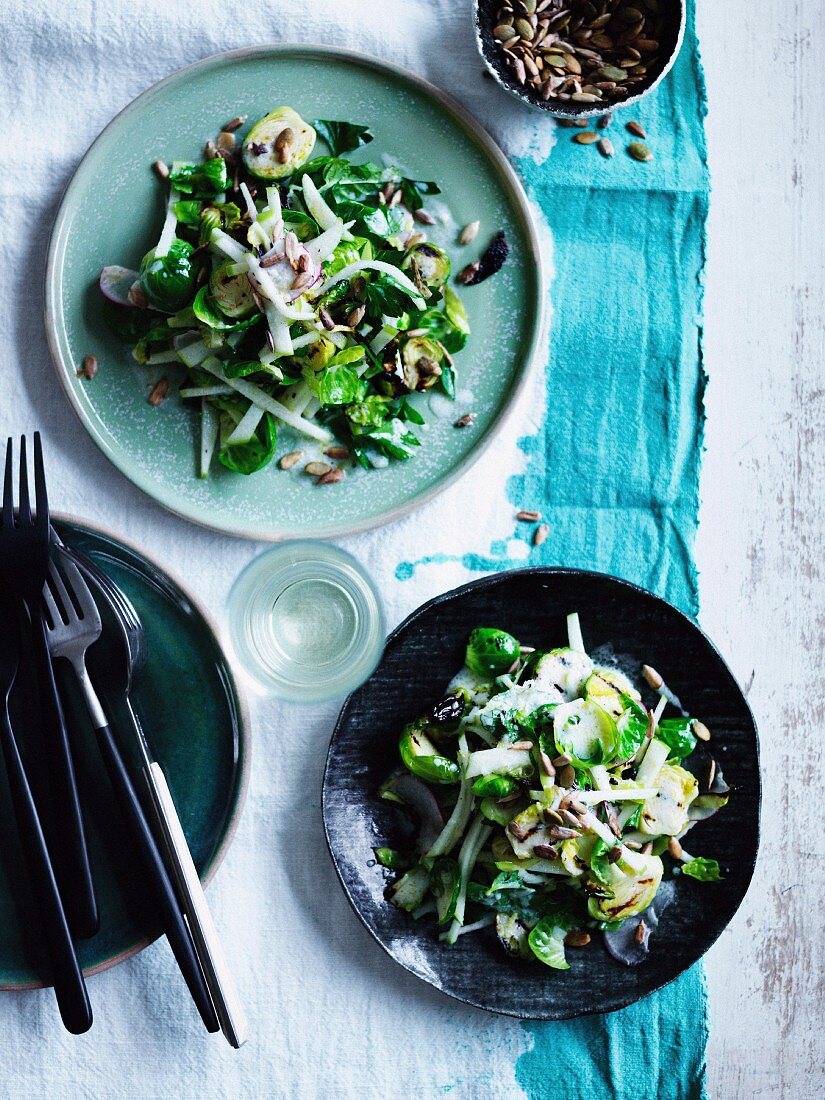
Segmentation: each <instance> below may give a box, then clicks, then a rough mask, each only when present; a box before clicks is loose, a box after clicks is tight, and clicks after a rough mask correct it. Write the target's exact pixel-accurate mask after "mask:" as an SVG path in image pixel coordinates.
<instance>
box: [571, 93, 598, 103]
mask: <svg viewBox="0 0 825 1100" xmlns="http://www.w3.org/2000/svg"><path fill="white" fill-rule="evenodd" d="M570 98H571V99H572V100H573V102H574V103H598V102H599V100H600V99H601V96H600V95H593V93H592V92H574V94H573V95H572V96H571V97H570Z"/></svg>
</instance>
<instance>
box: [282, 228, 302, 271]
mask: <svg viewBox="0 0 825 1100" xmlns="http://www.w3.org/2000/svg"><path fill="white" fill-rule="evenodd" d="M299 251H300V246H299V244H298V238H297V237H296V236H295V234H294V233H293V232H292V230H291V229H290V231H289V232H288V233H287V234H286V235H285V236H284V253H285V255H286V258H287V259H288V260H289V262H290V263H291V264H294V263H295V261H296V260H297V259H298V255H299Z"/></svg>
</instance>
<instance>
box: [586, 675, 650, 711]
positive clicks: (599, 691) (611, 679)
mask: <svg viewBox="0 0 825 1100" xmlns="http://www.w3.org/2000/svg"><path fill="white" fill-rule="evenodd" d="M623 695H629V696H630V698H631V699H633V700H634V702H638V701H639V699H641V696H640V695H639V693H638V691H637V690H636V688H635V687H634V686H633V684H632V683H631V681H630V680H629V679H628V678H627V676H625V674H624V673H623V672H620V671H619V670H618V669H617V668H596V669H594V671H593V672H592V673H591V675H590V676H588V678H587V680H586V681H585V685H584V697H585V699H592V700H593V702H594V703H598V704H599V706H601V707H603V708H604V709H605V710H606V711H607V713H608V714H609V715H610V716H611V717H612V718H618V717H619V715H620V714H621V713H622V711H623V710H624V703H623V702H622V696H623Z"/></svg>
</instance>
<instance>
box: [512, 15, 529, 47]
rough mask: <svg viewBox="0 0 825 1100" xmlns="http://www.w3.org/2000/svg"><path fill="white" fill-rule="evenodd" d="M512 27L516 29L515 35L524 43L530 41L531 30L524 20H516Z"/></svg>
mask: <svg viewBox="0 0 825 1100" xmlns="http://www.w3.org/2000/svg"><path fill="white" fill-rule="evenodd" d="M513 26H514V27H515V28H516V33H517V34H518V35H519V36H520V37H521V38H523V39H524V40H525V42H529V41H530V40H531V39H532V37H533V28H532V27H531V26H530V24H529V23H528V22H527V20H526V19H517V20H516V21H515V23H514V24H513Z"/></svg>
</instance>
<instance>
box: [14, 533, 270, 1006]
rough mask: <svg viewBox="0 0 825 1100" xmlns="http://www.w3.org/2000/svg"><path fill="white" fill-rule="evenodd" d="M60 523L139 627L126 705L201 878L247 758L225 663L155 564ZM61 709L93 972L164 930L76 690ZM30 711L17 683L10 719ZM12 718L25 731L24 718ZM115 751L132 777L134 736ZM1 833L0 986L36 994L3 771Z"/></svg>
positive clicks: (225, 826) (220, 846) (83, 949)
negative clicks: (89, 886) (73, 772)
mask: <svg viewBox="0 0 825 1100" xmlns="http://www.w3.org/2000/svg"><path fill="white" fill-rule="evenodd" d="M55 526H56V527H57V529H58V531H59V533H60V535H61V538H63V539H64V540H65V541H66V542H67V543H69V544H70V545H72V546H76V547H77V548H78V549H81V550H84V551H85V552H86V553H87V554H89V555H90V556H91V557H92V558H93V559H94V560H95V561H96V562H97V564H98V565H99V566H100V567H101V569H103V570H104V571H105V572H106V573H108V574H109V576H110V577H111V578H112V580H114V581H115V582H116V583H117V584H118V585H120V587H121V588H122V589H123V590H124V592H126V594H127V595H128V596H129V598H130V599H131V601H132V603H133V604H134V606H135V607H136V608H137V610H138V613H139V614H140V616H141V619H142V620H143V625H144V627H145V630H146V638H147V645H148V655H147V662H146V666H145V668H144V670H143V671H142V672H141V673H140V676H139V677H138V678H137V680H136V683H135V687H134V690H133V692H132V699H133V702H134V704H135V709H136V710H137V712H138V714H139V715H140V718H141V722H142V725H143V727H144V729H145V731H146V733H147V735H148V737H149V739H150V741H151V743H152V747H153V748H154V750H155V752H156V754H157V758H158V760H159V761H160V762H161V764H162V766H163V769H164V772H165V774H166V778H167V781H168V783H169V787H170V789H171V791H172V796H173V798H174V800H175V804H176V806H177V808H178V813H179V815H180V819H181V824H182V825H183V829H184V832H185V834H186V838H187V840H188V841H189V846H190V848H191V850H192V855H193V857H194V860H195V865H196V866H197V868H198V872H199V873H200V875H201V878H202V879H204V880H208V879H209V878H211V876H212V875H213V874H214V872H215V869H216V868H217V866H218V864H219V863H220V861H221V859H222V858H223V855H224V853H225V851H226V849H227V847H228V846H229V842H230V841H231V839H232V834H233V831H234V826H235V824H236V822H237V819H238V815H239V814H240V810H241V805H242V803H243V794H244V791H245V787H246V775H247V767H248V760H249V753H248V747H247V732H246V721H245V711H244V707H243V705H242V702H241V700H240V698H239V696H238V692H237V689H236V687H235V682H234V679H233V677H232V673H231V671H230V668H229V665H228V664H227V662H226V659H225V657H224V655H223V653H222V652H221V648H220V645H219V644H218V641H217V639H216V637H215V634H214V632H213V630H212V627H211V625H210V624H209V622H208V620H207V619H206V618H205V616H204V614H203V612H202V611H201V610H200V608H199V607H198V606H197V605H196V604H195V603H194V602H193V601H192V599H191V597H190V596H189V595H188V593H187V592H186V591H185V590H184V589H182V588H181V587H180V586H179V585H178V584H176V583H175V582H174V581H173V580H171V579H170V578H169V577H168V576H167V574H166V573H164V572H163V571H162V570H161V569H160V568H159V567H158V566H157V565H155V564H154V563H153V562H151V561H150V560H148V559H147V558H145V557H144V556H143V555H142V554H141V553H139V552H138V551H137V550H134V549H131V548H130V547H128V546H125V545H124V544H123V543H121V542H120V541H119V540H116V539H115V538H114V537H113V536H110V535H108V534H105V533H104V532H102V531H99V530H93V529H91V528H88V527H85V526H80V525H79V524H76V523H74V522H71V523H70V522H67V521H55ZM103 618H104V633H103V637H102V638H101V640H100V641H99V642H97V643H96V646H102V647H105V646H106V644H107V641H106V631H107V618H106V615H105V613H104V616H103ZM73 686H74V685H71V684H70V683H68V684H67V685H66V687H67V688H72V687H73ZM64 703H66V704H67V712H68V713H67V721H68V725H69V732H70V735H71V734H72V733H73V734H74V738H73V743H74V745H75V747H76V757H75V758H76V764H77V773H78V785H79V788H80V797H81V803H82V805H83V808H84V814H85V817H86V824H87V830H88V836H89V849H90V855H91V860H92V872H93V875H94V880H95V886H96V890H97V898H98V903H99V907H100V916H101V928H100V931H99V932H98V934H97V935H96V936H95V937H94V938H93V939H90V940H85V941H82V942H80V941H79V942H78V944H77V947H78V955H79V957H80V962H81V965H82V966H83V969H84V971H85V973H86V974H91V973H95V972H96V971H98V970H103V969H105V968H106V967H109V966H112V965H114V964H115V963H117V962H121V961H122V960H123V959H125V958H127V957H128V956H129V955H133V954H134V953H135V952H136V951H139V950H140V949H141V948H142V947H145V946H146V945H147V944H148V943H149V942H150V941H151V940H153V939H155V938H156V937H157V936H158V935H159V932H160V929H159V927H158V925H157V922H156V919H155V917H154V914H153V912H152V908H151V905H150V904H149V903H148V902H147V898H146V896H145V892H144V890H143V889H142V887H141V880H140V878H139V876H136V875H135V873H134V867H135V854H134V852H133V850H132V848H131V844H130V842H129V838H128V837H127V836H125V835H124V829H123V827H122V825H121V824H120V815H119V811H118V807H117V804H116V803H115V801H114V796H113V794H112V791H111V788H110V786H109V782H108V779H107V777H106V772H105V769H104V767H103V764H102V762H101V759H100V755H99V753H98V752H97V748H96V744H95V738H94V734H93V733H92V731H91V728H90V724H89V721H88V718H87V716H86V715H85V712H84V709H83V706H82V702H81V700H80V698H79V696H78V694H77V692H76V691H71V692H70V693H69V694H67V697H66V698H65V699H64ZM35 705H36V703H35V702H34V701H33V700H32V697H31V686H30V685H29V684H28V683H27V680H26V678H25V677H24V678H23V679H22V680H21V681H20V682H19V683H18V684H17V685H15V692H14V697H13V699H12V707H13V713H17V714H18V715H20V714H22V713H26V712H28V713H31V712H32V710H33V708H34V706H35ZM119 713H120V712H119V711H118V709H117V708H115V710H114V711H113V712H112V715H111V717H112V727H113V729H114V731H115V735H116V736H117V734H118V730H119V729H122V730H128V727H127V726H126V725H125V723H124V722H123V721H122V715H120V720H119V717H118V716H119ZM13 720H14V719H13ZM18 721H20V723H21V724H20V727H19V728H20V729H22V728H24V727H23V724H22V718H18ZM30 734H31V726H30V725H29V727H27V733H26V737H25V740H24V741H23V747H24V751H26V752H27V759H26V763H27V767H28V768H29V770H30V776H31V779H32V782H33V783H34V784H38V783H39V784H41V785H42V784H44V776H43V774H42V771H41V770H40V769H41V767H42V763H43V754H42V751H39V750H38V748H37V745H36V742H35V740H34V738H33V737H32V736H30ZM21 740H22V739H21ZM119 743H120V746H121V748H122V750H123V751H124V753H125V754H126V755H127V758H128V759H131V761H132V764H133V765H134V767H133V775H139V772H138V771H137V766H138V757H137V753H136V751H134V745H133V744H132V738H130V737H128V736H122V737H120V738H119ZM44 789H45V788H44ZM46 804H47V801H46V800H45V799H44V801H43V805H46ZM0 835H1V836H3V837H4V838H5V839H4V841H3V844H2V845H0V988H2V989H21V988H30V987H33V986H38V985H43V984H44V982H45V981H46V980H47V975H48V965H47V962H46V959H45V958H44V952H43V947H42V942H41V937H40V935H39V933H38V931H37V922H36V919H35V916H34V913H33V912H32V902H31V898H30V894H29V888H28V881H27V877H26V873H25V870H24V867H23V864H22V855H21V853H20V849H19V844H18V843H17V837H16V829H15V826H14V819H13V816H12V813H11V808H10V806H9V799H8V793H7V789H6V779H5V775H4V773H3V769H2V767H1V766H0Z"/></svg>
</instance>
